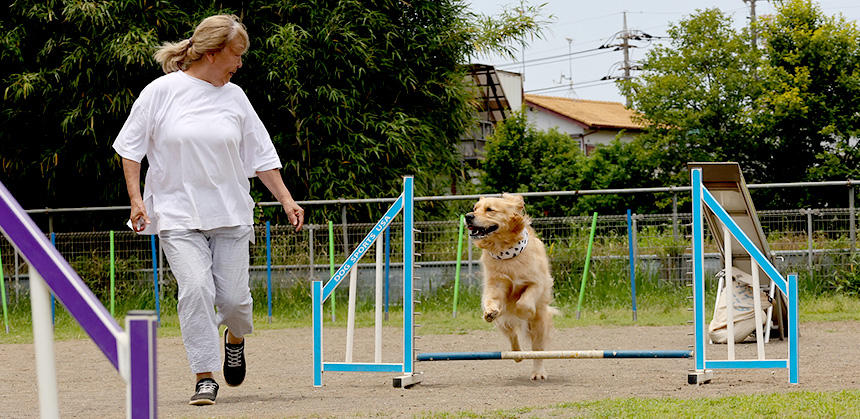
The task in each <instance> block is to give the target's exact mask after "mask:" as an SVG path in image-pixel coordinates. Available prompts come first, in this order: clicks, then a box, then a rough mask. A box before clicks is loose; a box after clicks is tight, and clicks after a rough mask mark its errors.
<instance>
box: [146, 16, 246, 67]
mask: <svg viewBox="0 0 860 419" xmlns="http://www.w3.org/2000/svg"><path fill="white" fill-rule="evenodd" d="M237 37H238V38H240V39H241V40H242V42H243V43H244V47H245V48H244V49H245V51H247V50H248V47H249V46H250V40H249V39H248V31H247V30H246V29H245V25H243V24H242V22H240V21H239V18H238V17H236V16H235V15H215V16H209V17H207V18H206V19H203V21H202V22H200V24H199V25H197V28H195V29H194V35H191V38H189V39H185V40H182V41H179V42H165V43H164V45H162V46H161V47H160V48H159V49H158V51H156V52H155V54H154V55H153V57H154V58H155V61H157V62H158V63H159V64H161V69H162V70H164V73H165V74H167V73H172V72H174V71H176V70H186V69H188V66H189V65H191V63H192V62H194V61H197V60H199V59H200V58H202V57H203V56H204V55H206V54H208V53H210V52H218V51H221V50H222V49H224V47H226V46H227V43H229V42H230V41H232V40H234V39H236V38H237Z"/></svg>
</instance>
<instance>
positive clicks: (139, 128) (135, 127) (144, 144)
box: [113, 89, 152, 163]
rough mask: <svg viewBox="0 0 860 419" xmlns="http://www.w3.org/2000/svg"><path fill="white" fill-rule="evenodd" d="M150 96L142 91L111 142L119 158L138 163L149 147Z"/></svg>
mask: <svg viewBox="0 0 860 419" xmlns="http://www.w3.org/2000/svg"><path fill="white" fill-rule="evenodd" d="M151 97H152V95H151V94H149V91H148V89H143V91H142V92H141V93H140V96H139V97H138V98H137V100H135V101H134V104H133V105H132V106H131V112H129V114H128V118H127V119H126V120H125V124H123V126H122V129H120V131H119V134H118V135H117V136H116V139H115V140H114V142H113V149H114V150H116V152H117V154H119V155H120V156H121V157H124V158H127V159H129V160H133V161H136V162H138V163H140V161H141V160H143V157H144V156H146V152H147V149H148V147H149V136H150V132H151V127H152V117H151V115H150V111H149V110H150V109H151V106H150V102H151Z"/></svg>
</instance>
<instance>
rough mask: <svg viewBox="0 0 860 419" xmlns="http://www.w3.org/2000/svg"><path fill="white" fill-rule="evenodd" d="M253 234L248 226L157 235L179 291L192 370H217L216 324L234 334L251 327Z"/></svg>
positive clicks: (181, 322) (218, 344)
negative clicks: (250, 283) (250, 285)
mask: <svg viewBox="0 0 860 419" xmlns="http://www.w3.org/2000/svg"><path fill="white" fill-rule="evenodd" d="M253 234H254V229H253V227H251V226H233V227H221V228H216V229H212V230H165V231H162V232H161V233H160V234H159V237H160V239H161V245H162V248H163V249H164V255H165V256H166V257H167V261H168V263H170V270H171V271H172V272H173V275H174V276H175V277H176V284H177V288H178V289H179V297H178V304H177V306H176V311H177V313H178V314H179V327H180V329H181V330H182V341H183V343H184V344H185V352H186V355H187V356H188V363H189V364H190V365H191V372H192V373H195V374H197V373H204V372H213V371H219V370H220V369H221V339H222V338H221V337H220V335H219V334H218V327H219V326H220V325H222V324H223V325H226V326H227V327H228V328H229V329H230V333H231V334H233V335H234V336H236V337H242V336H244V335H245V334H248V333H251V332H252V331H253V317H252V313H251V308H252V303H253V300H252V298H251V290H250V288H249V286H248V259H249V257H250V253H249V251H250V249H249V245H250V242H251V240H252V239H253ZM216 307H217V309H218V311H217V312H216V311H215V308H216Z"/></svg>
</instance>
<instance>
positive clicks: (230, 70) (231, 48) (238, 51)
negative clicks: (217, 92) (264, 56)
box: [211, 37, 245, 86]
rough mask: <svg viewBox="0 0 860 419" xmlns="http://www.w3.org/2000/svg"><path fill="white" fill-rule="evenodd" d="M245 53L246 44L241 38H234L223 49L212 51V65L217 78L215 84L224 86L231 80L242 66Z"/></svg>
mask: <svg viewBox="0 0 860 419" xmlns="http://www.w3.org/2000/svg"><path fill="white" fill-rule="evenodd" d="M244 53H245V45H244V43H243V42H242V40H241V39H240V38H238V37H237V38H234V39H233V40H232V41H230V42H228V43H227V46H225V47H224V48H223V49H222V50H221V51H218V52H215V53H212V54H211V56H212V60H211V63H212V66H213V70H214V75H215V80H214V82H215V83H213V84H215V85H216V86H223V85H225V84H227V83H228V82H229V81H230V78H231V77H233V74H236V71H238V70H239V68H241V67H242V54H244Z"/></svg>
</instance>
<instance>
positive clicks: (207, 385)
mask: <svg viewBox="0 0 860 419" xmlns="http://www.w3.org/2000/svg"><path fill="white" fill-rule="evenodd" d="M196 391H197V392H196V393H194V395H193V396H191V401H190V402H188V404H190V405H193V406H206V405H210V404H215V397H216V396H218V383H216V382H215V380H213V379H211V378H201V379H200V381H198V382H197V387H196Z"/></svg>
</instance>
